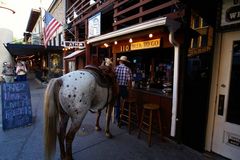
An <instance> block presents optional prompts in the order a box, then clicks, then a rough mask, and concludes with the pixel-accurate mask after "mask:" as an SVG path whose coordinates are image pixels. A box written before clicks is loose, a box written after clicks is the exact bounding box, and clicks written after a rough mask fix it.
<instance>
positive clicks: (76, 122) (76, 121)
mask: <svg viewBox="0 0 240 160" xmlns="http://www.w3.org/2000/svg"><path fill="white" fill-rule="evenodd" d="M87 111H88V110H86V111H83V112H81V113H79V114H78V115H75V118H73V117H71V120H72V123H71V126H70V128H69V130H68V133H67V135H66V157H65V159H66V160H72V159H73V158H72V142H73V140H74V137H75V134H76V133H77V131H78V130H79V128H80V126H81V124H82V121H83V119H84V117H85V116H86V114H87ZM76 116H78V117H76Z"/></svg>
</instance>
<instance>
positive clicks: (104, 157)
mask: <svg viewBox="0 0 240 160" xmlns="http://www.w3.org/2000/svg"><path fill="white" fill-rule="evenodd" d="M29 84H30V90H31V102H32V113H33V123H32V124H31V125H30V126H26V127H19V128H14V129H9V130H6V131H3V130H2V129H1V130H0V146H1V149H0V160H43V159H44V157H43V150H44V148H43V96H44V90H45V88H46V85H43V84H40V83H39V82H37V81H36V80H35V79H34V78H33V79H30V80H29ZM95 117H96V115H95V114H92V113H90V112H89V113H88V114H87V116H86V118H85V119H84V121H83V124H82V127H81V128H80V130H79V131H78V133H77V134H76V137H75V139H74V142H73V157H74V159H75V160H80V159H81V160H113V159H114V160H158V159H159V160H160V159H161V160H202V159H207V160H208V159H209V160H210V159H218V160H224V159H223V158H221V157H218V158H213V157H212V156H211V155H210V154H201V153H199V152H197V151H194V150H192V149H190V148H188V147H186V146H184V145H181V144H176V143H174V142H170V141H169V142H168V141H166V142H160V141H159V140H158V139H157V138H158V137H155V136H153V144H152V147H150V148H149V147H148V145H147V140H146V138H145V137H144V136H142V137H141V139H138V138H137V131H133V132H132V134H131V135H129V134H128V130H127V128H126V127H124V126H123V127H122V128H118V127H117V125H116V124H111V126H110V130H111V132H112V134H113V135H114V137H113V138H112V139H108V138H106V137H105V134H104V122H105V116H104V114H103V115H102V117H101V120H100V124H101V127H102V131H100V132H97V131H95V130H94V125H95ZM56 148H57V152H56V156H55V159H56V160H57V159H59V157H60V156H59V155H60V154H59V147H58V144H57V147H56Z"/></svg>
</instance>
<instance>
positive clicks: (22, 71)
mask: <svg viewBox="0 0 240 160" xmlns="http://www.w3.org/2000/svg"><path fill="white" fill-rule="evenodd" d="M16 74H17V81H26V80H27V68H26V66H25V62H23V61H19V62H17V66H16Z"/></svg>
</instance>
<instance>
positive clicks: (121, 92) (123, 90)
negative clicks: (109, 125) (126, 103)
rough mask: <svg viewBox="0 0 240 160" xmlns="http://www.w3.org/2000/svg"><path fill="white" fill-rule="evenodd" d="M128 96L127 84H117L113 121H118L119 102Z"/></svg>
mask: <svg viewBox="0 0 240 160" xmlns="http://www.w3.org/2000/svg"><path fill="white" fill-rule="evenodd" d="M127 96H128V90H127V86H119V94H118V96H117V101H116V103H115V107H114V117H115V121H117V122H118V121H119V118H120V104H121V99H125V98H127Z"/></svg>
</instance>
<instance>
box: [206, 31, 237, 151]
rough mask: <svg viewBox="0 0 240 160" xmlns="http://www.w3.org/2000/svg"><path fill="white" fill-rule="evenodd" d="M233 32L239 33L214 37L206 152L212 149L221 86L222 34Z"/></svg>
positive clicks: (218, 34) (219, 34) (217, 34)
mask: <svg viewBox="0 0 240 160" xmlns="http://www.w3.org/2000/svg"><path fill="white" fill-rule="evenodd" d="M234 32H238V33H239V32H240V31H232V32H224V33H216V37H215V47H214V48H215V50H214V58H213V70H212V83H211V90H210V100H209V112H208V123H207V130H206V140H205V150H206V151H212V147H213V132H214V123H215V118H216V112H217V108H218V106H217V104H218V102H217V100H218V93H219V91H218V90H219V85H221V84H219V76H220V68H221V66H220V64H221V52H222V41H223V34H232V33H234ZM239 39H240V38H239ZM229 75H230V73H229ZM229 83H230V82H229ZM228 94H229V93H228ZM228 94H226V95H225V97H226V100H228V96H229V95H228Z"/></svg>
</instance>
